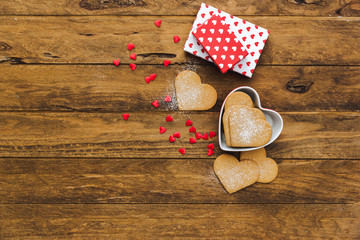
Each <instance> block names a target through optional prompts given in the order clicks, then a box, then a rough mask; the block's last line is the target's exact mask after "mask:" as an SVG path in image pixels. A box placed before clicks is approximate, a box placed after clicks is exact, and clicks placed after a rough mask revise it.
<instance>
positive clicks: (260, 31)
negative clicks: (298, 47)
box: [184, 3, 269, 78]
mask: <svg viewBox="0 0 360 240" xmlns="http://www.w3.org/2000/svg"><path fill="white" fill-rule="evenodd" d="M214 14H215V15H218V16H220V17H221V18H223V19H224V20H223V21H225V22H226V24H229V28H230V29H231V30H232V31H233V33H234V35H235V36H236V38H237V39H238V40H239V41H240V43H241V44H242V45H243V46H244V47H245V49H246V51H247V52H248V55H247V56H246V57H244V58H243V59H242V60H241V61H240V62H238V63H236V64H235V65H234V66H233V67H232V68H231V70H232V71H234V72H238V73H240V74H242V75H244V76H247V77H249V78H251V77H252V75H253V72H254V69H255V67H256V65H257V62H258V60H259V58H260V55H261V52H262V50H263V48H264V46H265V43H266V40H267V38H268V37H269V31H268V30H267V29H265V28H262V27H259V26H257V25H255V24H253V23H250V22H248V21H245V20H243V19H240V18H238V17H234V16H232V15H231V14H228V13H226V12H223V11H221V10H218V9H217V8H214V7H212V6H209V5H207V4H204V3H202V4H201V7H200V9H199V12H198V14H197V16H196V19H195V21H194V24H193V26H192V28H191V31H190V34H189V36H188V39H187V41H186V43H185V46H184V50H185V51H186V52H188V53H191V54H193V55H196V56H198V57H201V58H203V59H205V60H207V61H210V62H213V60H212V59H211V57H210V55H209V54H208V53H207V51H206V49H205V48H204V47H203V46H202V45H201V44H200V42H199V41H198V40H197V39H196V37H195V36H194V35H193V34H192V32H193V31H194V30H195V29H197V28H198V27H200V26H201V25H202V24H203V23H204V22H205V21H206V20H208V19H209V18H211V17H212V16H213V15H214Z"/></svg>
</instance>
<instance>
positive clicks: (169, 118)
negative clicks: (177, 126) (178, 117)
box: [165, 115, 174, 122]
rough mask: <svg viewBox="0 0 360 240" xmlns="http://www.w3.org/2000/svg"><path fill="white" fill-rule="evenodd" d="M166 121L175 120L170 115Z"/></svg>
mask: <svg viewBox="0 0 360 240" xmlns="http://www.w3.org/2000/svg"><path fill="white" fill-rule="evenodd" d="M165 120H166V121H167V122H172V121H173V120H174V119H173V118H172V116H170V115H168V116H167V117H166V119H165Z"/></svg>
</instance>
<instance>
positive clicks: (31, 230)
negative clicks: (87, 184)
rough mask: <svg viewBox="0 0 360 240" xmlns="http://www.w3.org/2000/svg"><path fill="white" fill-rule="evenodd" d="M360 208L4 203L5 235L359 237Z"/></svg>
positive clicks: (2, 234) (1, 207) (1, 210)
mask: <svg viewBox="0 0 360 240" xmlns="http://www.w3.org/2000/svg"><path fill="white" fill-rule="evenodd" d="M359 212H360V208H359V205H358V204H334V205H333V204H314V205H309V204H306V205H302V204H296V205H288V204H285V205H274V204H267V205H263V204H261V205H258V204H248V205H228V204H225V205H218V204H203V205H193V204H190V205H188V204H180V205H162V204H156V205H151V204H145V205H144V204H136V205H133V204H130V205H123V204H121V205H115V204H101V205H99V204H95V205H92V204H86V205H71V204H65V205H57V204H52V205H19V204H16V205H0V214H1V215H2V218H1V219H0V226H2V227H3V229H4V230H3V231H2V232H0V237H3V238H5V239H19V238H21V239H84V238H85V239H96V238H101V239H102V238H106V239H123V238H126V239H153V238H156V239H171V238H177V239H193V238H197V239H199V238H206V239H239V238H246V239H321V238H324V237H325V236H331V238H332V239H358V238H359V236H360V231H359V228H358V225H359V217H360V216H359ZM285 236H286V237H285Z"/></svg>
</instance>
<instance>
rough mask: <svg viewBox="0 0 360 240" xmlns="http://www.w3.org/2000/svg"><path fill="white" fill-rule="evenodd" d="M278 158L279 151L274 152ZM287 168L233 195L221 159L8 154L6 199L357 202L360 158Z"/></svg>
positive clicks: (0, 172)
mask: <svg viewBox="0 0 360 240" xmlns="http://www.w3.org/2000/svg"><path fill="white" fill-rule="evenodd" d="M269 156H270V157H271V155H269ZM277 162H278V165H279V175H278V177H277V178H276V179H275V180H274V181H273V182H271V183H270V184H261V183H256V184H254V185H252V186H250V187H247V188H246V189H243V190H241V191H239V192H237V193H234V194H231V195H230V194H227V193H226V191H225V190H224V188H223V187H222V185H221V184H220V182H219V180H218V179H217V177H216V176H215V174H214V171H213V163H214V159H186V160H182V159H89V158H76V159H63V158H54V159H41V158H40V159H39V158H31V159H24V158H0V184H1V186H2V187H1V188H2V191H0V203H7V204H11V203H16V204H24V203H27V204H44V203H46V204H56V203H167V204H171V203H197V204H200V203H201V204H205V203H236V204H239V203H262V204H273V203H356V202H357V201H358V199H359V193H358V191H357V189H359V187H360V176H359V175H358V174H357V173H358V172H359V171H360V161H357V160H287V159H286V160H277Z"/></svg>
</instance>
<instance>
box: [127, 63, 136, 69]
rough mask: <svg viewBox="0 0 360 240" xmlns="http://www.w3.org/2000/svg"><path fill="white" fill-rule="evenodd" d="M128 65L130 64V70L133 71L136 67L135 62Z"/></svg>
mask: <svg viewBox="0 0 360 240" xmlns="http://www.w3.org/2000/svg"><path fill="white" fill-rule="evenodd" d="M129 66H130V68H131V70H132V71H134V70H135V69H136V64H135V63H130V64H129Z"/></svg>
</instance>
